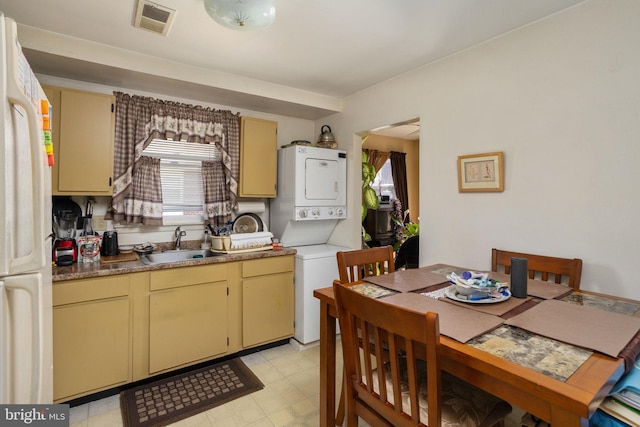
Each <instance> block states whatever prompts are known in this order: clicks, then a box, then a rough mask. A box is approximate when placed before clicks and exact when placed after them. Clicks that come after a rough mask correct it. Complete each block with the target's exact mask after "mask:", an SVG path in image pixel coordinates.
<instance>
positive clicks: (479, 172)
mask: <svg viewBox="0 0 640 427" xmlns="http://www.w3.org/2000/svg"><path fill="white" fill-rule="evenodd" d="M502 157H503V156H502V151H498V152H495V153H483V154H468V155H465V156H458V192H460V193H467V192H502V191H504V165H503V161H502Z"/></svg>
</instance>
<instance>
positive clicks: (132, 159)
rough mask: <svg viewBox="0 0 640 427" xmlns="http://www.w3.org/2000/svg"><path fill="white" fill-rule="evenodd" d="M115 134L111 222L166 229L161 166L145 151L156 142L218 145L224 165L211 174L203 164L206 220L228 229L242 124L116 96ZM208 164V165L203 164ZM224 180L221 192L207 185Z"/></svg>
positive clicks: (225, 114) (225, 116)
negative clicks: (144, 152) (163, 218)
mask: <svg viewBox="0 0 640 427" xmlns="http://www.w3.org/2000/svg"><path fill="white" fill-rule="evenodd" d="M114 95H115V96H116V129H115V151H114V176H115V180H114V186H113V198H112V202H111V208H110V210H109V212H108V214H107V218H112V219H114V220H116V221H120V222H127V223H142V224H146V225H161V224H162V190H161V187H159V185H160V180H159V162H157V173H156V165H155V163H156V162H152V161H150V160H147V159H148V158H146V157H145V156H142V151H143V150H144V149H145V148H146V147H147V146H148V145H149V144H150V143H151V141H152V140H153V139H172V140H176V141H177V140H181V141H187V142H194V143H200V144H211V143H213V144H216V146H217V147H218V149H219V150H220V151H221V152H222V162H221V164H220V165H219V166H216V167H215V170H216V172H215V173H209V172H208V170H209V169H210V168H211V165H204V164H203V181H204V187H205V188H204V190H205V217H206V218H205V219H206V220H207V221H208V222H210V223H226V222H227V221H228V220H230V219H231V211H232V209H233V208H234V206H235V204H236V200H237V194H238V176H239V159H240V118H239V115H237V114H233V113H231V112H230V111H221V110H214V109H211V108H205V107H200V106H194V105H188V104H181V103H177V102H173V101H163V100H157V99H154V98H149V97H143V96H137V95H128V94H125V93H122V92H114ZM205 163H210V162H205ZM220 177H224V179H223V186H222V187H223V188H222V189H220V188H218V187H216V189H215V190H212V188H214V187H215V185H216V184H215V183H213V182H209V181H208V180H209V179H214V178H215V179H219V178H220Z"/></svg>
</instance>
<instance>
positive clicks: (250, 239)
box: [230, 231, 273, 250]
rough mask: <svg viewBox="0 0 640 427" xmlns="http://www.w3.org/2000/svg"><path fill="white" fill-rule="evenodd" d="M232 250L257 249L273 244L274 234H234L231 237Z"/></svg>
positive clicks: (261, 232) (267, 232) (262, 232)
mask: <svg viewBox="0 0 640 427" xmlns="http://www.w3.org/2000/svg"><path fill="white" fill-rule="evenodd" d="M230 237H231V250H234V249H248V248H257V247H260V246H266V245H270V244H271V238H272V237H273V233H271V232H270V231H258V232H256V233H234V234H232V235H231V236H230Z"/></svg>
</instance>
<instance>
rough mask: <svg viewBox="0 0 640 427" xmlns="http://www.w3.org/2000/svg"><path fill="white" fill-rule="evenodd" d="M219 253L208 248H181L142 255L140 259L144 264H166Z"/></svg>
mask: <svg viewBox="0 0 640 427" xmlns="http://www.w3.org/2000/svg"><path fill="white" fill-rule="evenodd" d="M216 255H219V254H217V253H215V252H211V251H210V250H208V249H192V250H190V249H181V250H177V251H176V250H173V251H164V252H159V253H157V254H148V255H140V261H142V262H143V263H144V264H149V265H152V264H166V263H171V262H180V261H191V260H195V259H202V258H209V257H212V256H216Z"/></svg>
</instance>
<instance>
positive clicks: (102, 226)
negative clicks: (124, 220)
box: [93, 216, 107, 231]
mask: <svg viewBox="0 0 640 427" xmlns="http://www.w3.org/2000/svg"><path fill="white" fill-rule="evenodd" d="M93 229H94V230H98V231H104V230H106V229H107V220H106V219H104V218H96V217H95V216H94V217H93Z"/></svg>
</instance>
